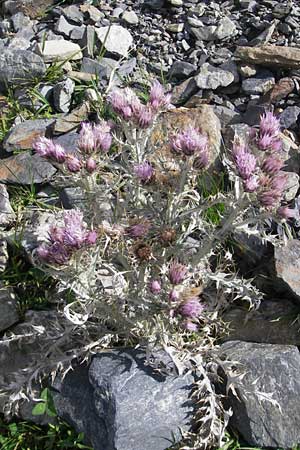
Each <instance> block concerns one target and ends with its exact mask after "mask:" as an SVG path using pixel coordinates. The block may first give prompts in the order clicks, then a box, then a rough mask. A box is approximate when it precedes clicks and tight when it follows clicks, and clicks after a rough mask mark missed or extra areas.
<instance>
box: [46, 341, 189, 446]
mask: <svg viewBox="0 0 300 450" xmlns="http://www.w3.org/2000/svg"><path fill="white" fill-rule="evenodd" d="M87 376H88V380H89V383H87ZM80 380H81V381H80ZM193 382H194V377H193V376H192V375H190V374H186V375H184V376H181V377H178V376H175V375H174V376H173V375H169V376H167V377H165V376H162V375H160V374H158V373H157V372H154V371H153V370H152V369H151V368H150V367H149V366H147V365H145V356H144V353H143V352H141V351H136V350H132V349H127V350H120V351H118V350H113V351H110V352H103V353H100V354H97V355H96V356H95V357H94V359H93V360H92V363H91V366H90V368H89V370H88V374H86V375H84V376H83V374H82V371H81V372H79V374H78V376H77V375H76V371H75V372H73V373H72V374H71V375H70V376H68V375H67V377H66V378H65V380H64V381H63V383H62V384H61V386H54V387H55V389H56V391H58V392H55V393H54V401H55V406H56V409H57V411H58V414H59V415H60V416H61V417H62V418H64V419H65V420H68V421H69V422H71V424H72V425H73V426H75V428H76V429H77V430H80V431H83V432H84V433H85V435H86V436H87V437H88V438H89V440H90V441H91V443H92V445H93V447H94V449H95V450H141V449H142V448H143V449H145V450H146V449H147V450H165V449H167V448H169V447H170V445H171V442H174V441H172V439H173V437H174V436H175V440H177V441H178V440H180V432H179V428H181V429H182V430H188V429H190V421H191V419H192V415H193V403H192V401H191V399H190V394H191V391H192V384H193ZM71 386H74V387H75V389H72V388H71Z"/></svg>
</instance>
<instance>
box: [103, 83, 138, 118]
mask: <svg viewBox="0 0 300 450" xmlns="http://www.w3.org/2000/svg"><path fill="white" fill-rule="evenodd" d="M108 102H109V103H110V105H111V107H112V109H113V110H114V111H115V112H116V113H117V114H118V115H119V116H121V117H122V119H124V120H130V119H133V118H134V116H135V114H136V113H137V111H138V110H139V109H140V107H141V102H140V100H139V99H138V97H137V95H136V94H135V93H134V92H133V91H132V89H130V88H125V89H123V90H121V89H115V90H114V91H113V92H112V93H111V94H110V95H109V96H108Z"/></svg>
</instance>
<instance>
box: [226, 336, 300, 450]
mask: <svg viewBox="0 0 300 450" xmlns="http://www.w3.org/2000/svg"><path fill="white" fill-rule="evenodd" d="M220 352H221V355H222V357H223V358H226V359H227V360H231V361H232V362H233V365H234V366H235V367H238V369H239V371H240V372H241V373H243V374H244V376H243V377H242V378H240V381H239V386H238V388H237V394H238V397H239V398H237V397H236V396H233V394H230V395H229V399H228V400H229V404H230V406H231V407H232V410H233V416H232V418H231V426H233V427H234V428H235V429H236V430H237V431H238V432H239V433H240V434H241V435H242V437H243V438H244V439H245V441H246V442H247V443H248V444H250V445H252V446H255V447H259V448H261V447H270V448H274V449H278V448H283V449H288V448H292V447H294V446H295V445H297V444H299V442H300V426H299V425H300V419H299V417H300V402H299V395H300V379H299V371H300V355H299V351H298V349H297V347H294V346H289V345H272V344H255V343H251V342H242V341H235V342H226V343H225V344H223V345H222V346H221V348H220Z"/></svg>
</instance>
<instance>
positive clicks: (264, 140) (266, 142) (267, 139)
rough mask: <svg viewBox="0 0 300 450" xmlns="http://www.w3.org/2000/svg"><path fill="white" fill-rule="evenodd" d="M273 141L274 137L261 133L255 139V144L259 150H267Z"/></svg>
mask: <svg viewBox="0 0 300 450" xmlns="http://www.w3.org/2000/svg"><path fill="white" fill-rule="evenodd" d="M273 142H274V138H273V137H272V136H270V135H269V134H263V135H261V136H260V137H259V138H258V140H257V146H258V147H259V148H260V150H269V149H270V148H271V147H272V145H273Z"/></svg>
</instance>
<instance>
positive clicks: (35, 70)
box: [0, 48, 46, 89]
mask: <svg viewBox="0 0 300 450" xmlns="http://www.w3.org/2000/svg"><path fill="white" fill-rule="evenodd" d="M45 72H46V66H45V64H44V61H43V60H42V58H41V57H40V56H39V55H36V54H35V53H33V52H31V51H29V50H13V49H9V48H6V49H5V50H4V51H2V52H1V53H0V88H2V89H5V87H6V86H7V85H12V84H17V85H20V84H21V83H25V82H27V81H29V80H31V79H33V78H36V77H41V76H42V75H44V74H45Z"/></svg>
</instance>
